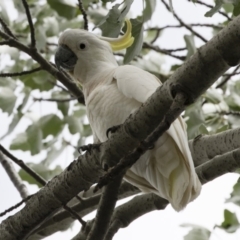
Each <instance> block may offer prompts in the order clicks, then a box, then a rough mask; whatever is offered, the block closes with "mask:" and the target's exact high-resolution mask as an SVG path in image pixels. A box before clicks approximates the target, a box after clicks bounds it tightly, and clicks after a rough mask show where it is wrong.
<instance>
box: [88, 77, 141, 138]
mask: <svg viewBox="0 0 240 240" xmlns="http://www.w3.org/2000/svg"><path fill="white" fill-rule="evenodd" d="M86 105H87V115H88V119H89V122H90V125H91V127H92V130H93V131H94V133H95V134H96V136H97V138H98V139H99V140H100V141H101V142H103V141H106V140H107V137H106V131H107V129H108V128H110V127H112V126H116V125H119V124H122V123H123V122H124V121H125V120H126V118H127V117H128V116H129V115H130V114H131V113H133V112H134V111H136V110H137V109H138V108H139V107H140V103H139V102H137V101H136V100H134V99H131V98H127V97H126V96H125V95H123V94H122V93H121V92H120V91H119V90H118V88H117V84H116V82H115V81H113V82H112V83H110V84H106V85H101V86H97V87H96V88H95V89H94V90H93V91H92V92H91V93H90V94H89V96H88V97H87V100H86Z"/></svg>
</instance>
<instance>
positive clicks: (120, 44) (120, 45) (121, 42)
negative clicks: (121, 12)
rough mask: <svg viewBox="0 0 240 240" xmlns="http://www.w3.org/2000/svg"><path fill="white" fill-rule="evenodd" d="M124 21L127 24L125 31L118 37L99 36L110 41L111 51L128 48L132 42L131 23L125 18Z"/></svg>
mask: <svg viewBox="0 0 240 240" xmlns="http://www.w3.org/2000/svg"><path fill="white" fill-rule="evenodd" d="M125 22H126V24H127V31H126V32H125V34H124V35H123V36H121V37H119V38H108V37H100V39H102V40H104V41H107V42H109V43H110V45H111V47H112V50H113V51H118V50H122V49H125V48H128V47H130V46H131V45H132V44H133V42H134V37H133V36H132V24H131V22H130V20H129V19H126V20H125Z"/></svg>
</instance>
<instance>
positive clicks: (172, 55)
mask: <svg viewBox="0 0 240 240" xmlns="http://www.w3.org/2000/svg"><path fill="white" fill-rule="evenodd" d="M143 48H146V49H151V50H154V51H156V52H160V53H163V54H166V55H168V56H171V57H174V58H176V59H178V60H181V61H184V60H185V59H186V57H185V56H178V55H175V54H172V53H171V52H169V51H166V50H163V49H161V48H159V47H158V46H153V45H151V44H149V43H147V42H144V43H143Z"/></svg>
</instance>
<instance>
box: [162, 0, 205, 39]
mask: <svg viewBox="0 0 240 240" xmlns="http://www.w3.org/2000/svg"><path fill="white" fill-rule="evenodd" d="M161 2H162V3H163V4H164V5H165V7H166V8H167V10H168V11H169V12H172V11H171V9H170V7H169V5H168V4H167V3H166V2H165V1H164V0H161ZM173 16H174V17H175V18H176V19H177V20H178V21H179V23H180V24H181V25H182V26H184V27H185V28H186V29H188V30H189V31H190V32H191V33H192V34H193V35H195V36H196V37H198V38H199V39H201V40H202V41H203V42H204V43H206V42H207V39H205V38H204V37H203V36H201V35H200V34H199V33H197V32H196V31H195V30H193V29H192V28H191V26H189V25H188V24H186V23H184V22H183V20H182V19H181V18H180V17H179V16H178V15H177V14H176V13H175V12H174V11H173Z"/></svg>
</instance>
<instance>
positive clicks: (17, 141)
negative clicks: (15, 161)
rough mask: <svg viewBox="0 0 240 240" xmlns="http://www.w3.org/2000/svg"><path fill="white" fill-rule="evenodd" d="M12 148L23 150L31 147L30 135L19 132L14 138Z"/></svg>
mask: <svg viewBox="0 0 240 240" xmlns="http://www.w3.org/2000/svg"><path fill="white" fill-rule="evenodd" d="M10 149H11V150H22V151H28V150H29V149H30V146H29V143H28V136H27V133H26V132H24V133H19V134H17V136H16V137H15V138H14V139H13V141H12V143H11V145H10Z"/></svg>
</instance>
